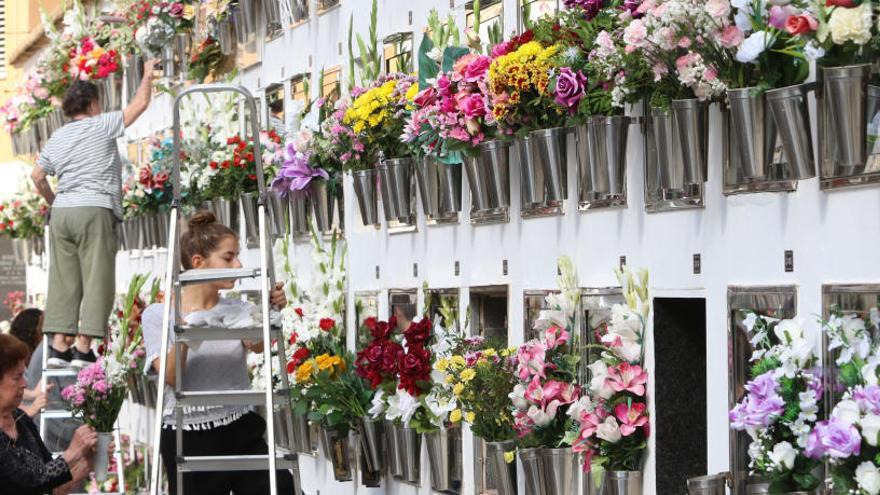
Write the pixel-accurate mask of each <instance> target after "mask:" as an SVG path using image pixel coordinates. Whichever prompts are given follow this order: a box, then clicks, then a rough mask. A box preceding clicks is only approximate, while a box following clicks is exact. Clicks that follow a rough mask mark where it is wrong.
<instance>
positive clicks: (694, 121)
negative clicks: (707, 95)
mask: <svg viewBox="0 0 880 495" xmlns="http://www.w3.org/2000/svg"><path fill="white" fill-rule="evenodd" d="M671 108H672V113H673V115H674V117H675V132H676V135H677V139H678V144H679V151H680V154H681V160H682V168H683V169H684V180H685V183H687V184H700V183H703V182H706V177H707V175H708V170H709V104H708V103H706V102H704V101H699V100H697V99H687V100H672V107H671Z"/></svg>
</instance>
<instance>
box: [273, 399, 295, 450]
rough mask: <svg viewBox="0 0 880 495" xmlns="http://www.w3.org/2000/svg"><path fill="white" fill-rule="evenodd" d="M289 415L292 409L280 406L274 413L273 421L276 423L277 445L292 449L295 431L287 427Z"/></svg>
mask: <svg viewBox="0 0 880 495" xmlns="http://www.w3.org/2000/svg"><path fill="white" fill-rule="evenodd" d="M289 415H290V409H289V408H286V407H278V408H277V409H275V412H274V413H273V414H272V422H273V423H274V424H275V445H280V446H282V447H284V448H285V449H291V448H292V446H293V432H292V431H291V430H290V429H289V428H288V427H287V425H288V423H287V417H288V416H289Z"/></svg>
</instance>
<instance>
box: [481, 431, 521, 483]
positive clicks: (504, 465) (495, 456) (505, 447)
mask: <svg viewBox="0 0 880 495" xmlns="http://www.w3.org/2000/svg"><path fill="white" fill-rule="evenodd" d="M515 451H516V444H515V443H514V442H513V441H512V440H508V441H506V442H486V457H487V459H488V462H489V464H490V465H491V466H492V469H493V474H494V475H495V476H494V480H495V489H496V490H497V491H498V495H516V463H515V462H507V459H505V457H504V454H506V453H508V452H515Z"/></svg>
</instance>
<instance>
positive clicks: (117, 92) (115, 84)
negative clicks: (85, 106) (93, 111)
mask: <svg viewBox="0 0 880 495" xmlns="http://www.w3.org/2000/svg"><path fill="white" fill-rule="evenodd" d="M98 84H99V88H100V100H101V107H102V108H103V109H104V111H105V112H109V111H113V110H119V109H120V108H122V79H120V78H119V77H118V76H117V75H116V74H115V73H113V74H108V75H107V77H105V78H103V79H101V80H100V82H99V83H98Z"/></svg>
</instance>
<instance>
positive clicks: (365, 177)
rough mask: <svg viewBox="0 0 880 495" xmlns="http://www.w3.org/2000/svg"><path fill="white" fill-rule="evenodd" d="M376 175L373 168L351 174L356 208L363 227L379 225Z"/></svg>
mask: <svg viewBox="0 0 880 495" xmlns="http://www.w3.org/2000/svg"><path fill="white" fill-rule="evenodd" d="M377 173H378V172H377V171H376V169H375V168H371V169H367V170H355V171H354V172H352V173H351V175H352V178H353V179H354V194H355V195H356V196H357V199H358V208H359V210H360V213H361V221H362V222H363V223H364V225H378V224H379V202H378V194H377V187H376V177H377Z"/></svg>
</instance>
